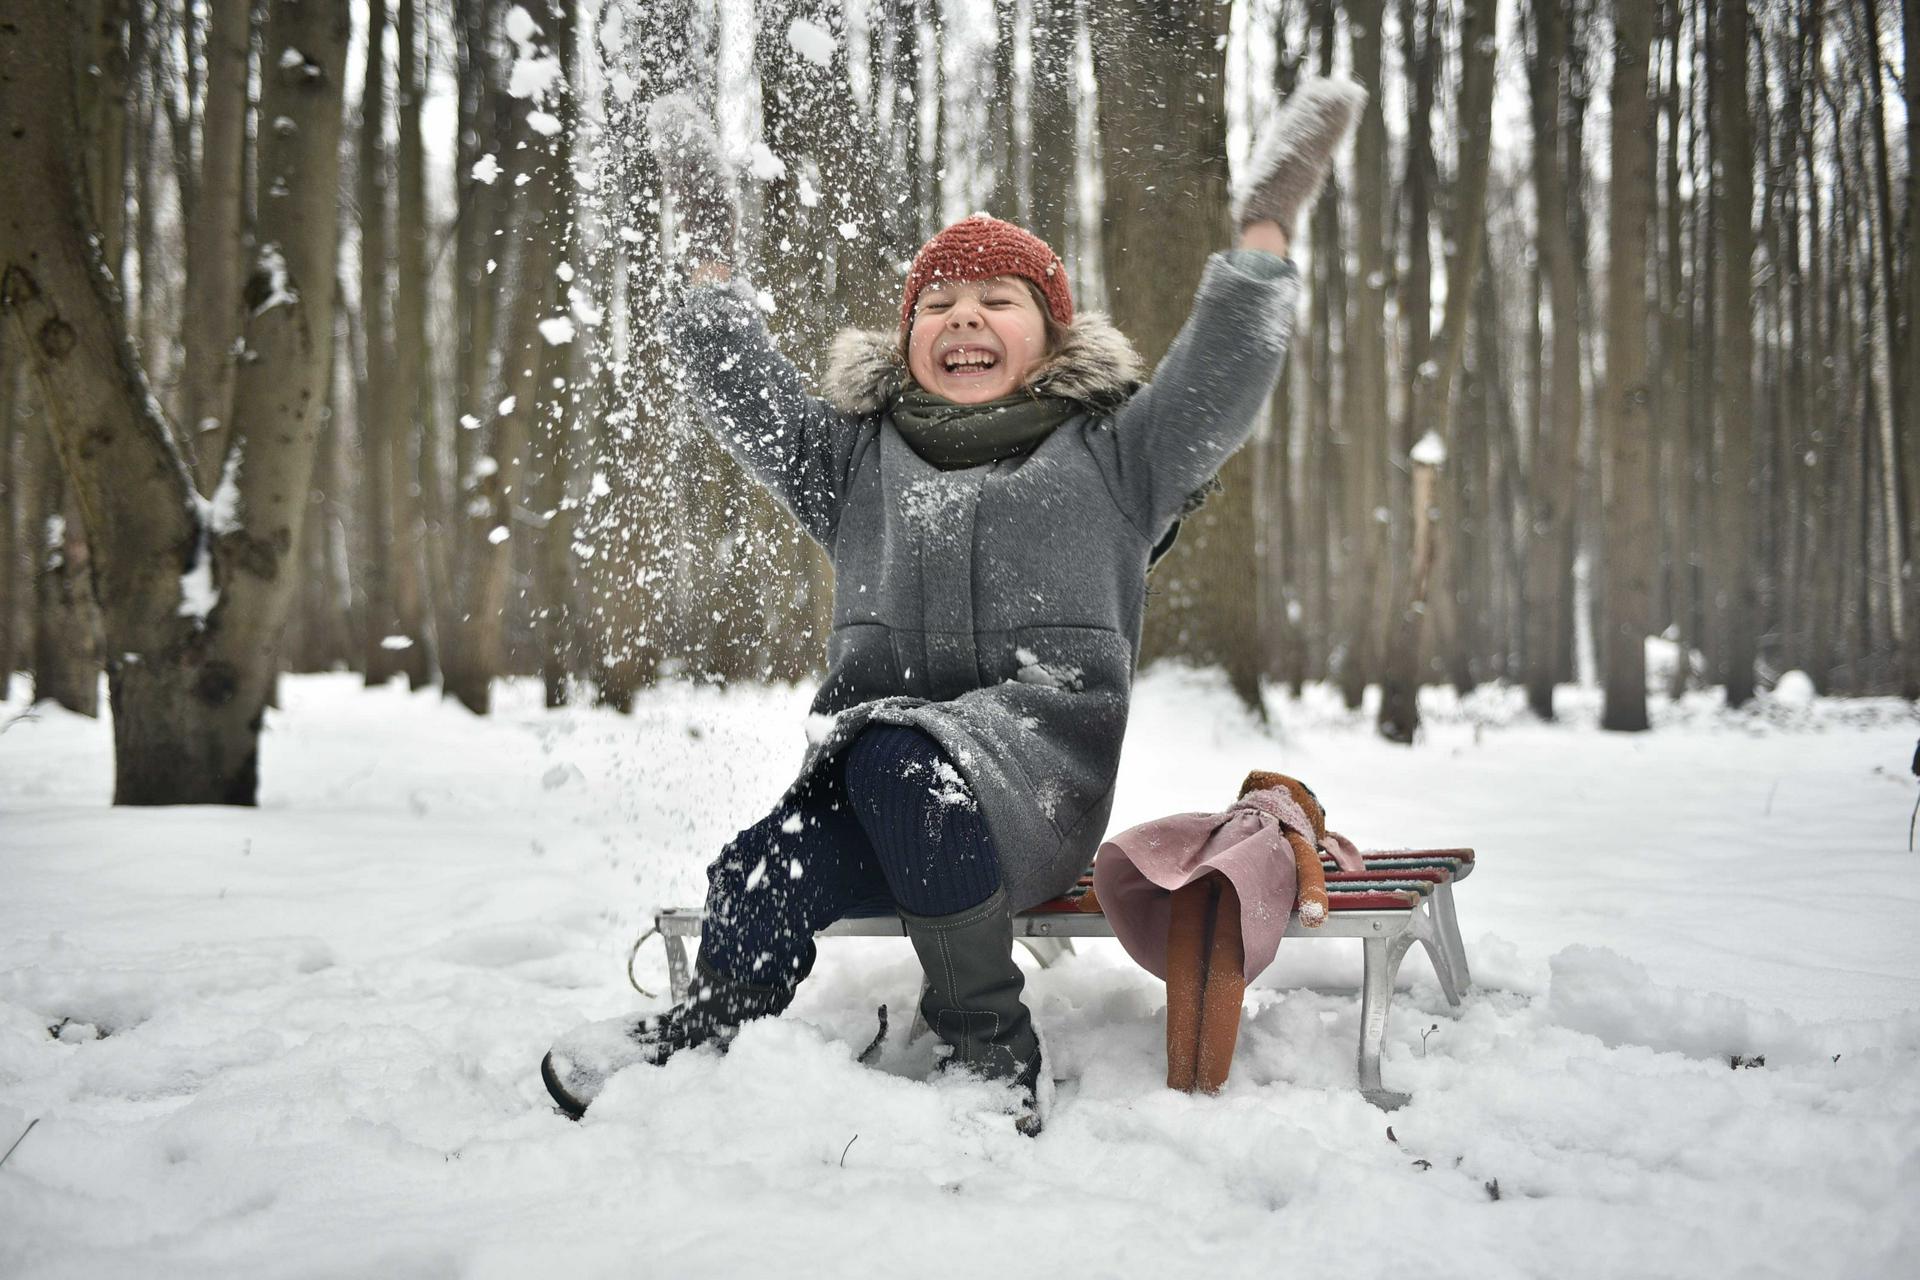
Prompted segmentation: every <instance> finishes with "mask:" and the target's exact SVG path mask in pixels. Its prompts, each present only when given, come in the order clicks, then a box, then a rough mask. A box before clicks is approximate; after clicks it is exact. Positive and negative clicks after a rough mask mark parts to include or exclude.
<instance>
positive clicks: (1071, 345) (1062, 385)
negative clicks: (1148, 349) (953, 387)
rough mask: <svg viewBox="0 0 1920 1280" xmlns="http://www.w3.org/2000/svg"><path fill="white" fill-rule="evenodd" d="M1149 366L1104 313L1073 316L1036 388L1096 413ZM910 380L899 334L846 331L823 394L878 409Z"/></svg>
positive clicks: (1135, 386)
mask: <svg viewBox="0 0 1920 1280" xmlns="http://www.w3.org/2000/svg"><path fill="white" fill-rule="evenodd" d="M1146 377H1147V371H1146V366H1145V365H1144V364H1142V363H1141V360H1140V353H1139V352H1137V351H1135V350H1134V349H1133V344H1132V343H1131V342H1129V341H1127V337H1126V335H1125V334H1123V333H1121V332H1120V330H1118V329H1116V328H1114V326H1113V322H1112V321H1110V320H1108V319H1107V318H1106V317H1105V316H1104V315H1101V314H1100V313H1099V312H1086V313H1083V314H1081V315H1080V316H1078V317H1076V318H1075V319H1074V322H1073V324H1072V326H1071V327H1069V328H1068V329H1067V330H1066V332H1065V335H1064V337H1063V339H1062V341H1061V344H1060V350H1059V351H1057V352H1055V353H1054V355H1053V357H1052V358H1051V359H1050V360H1048V361H1047V363H1046V364H1045V365H1044V366H1043V367H1042V368H1041V370H1040V373H1039V374H1038V375H1037V376H1036V377H1035V378H1034V379H1033V382H1032V384H1031V385H1032V387H1033V389H1034V390H1035V391H1037V392H1040V393H1041V394H1043V395H1049V396H1058V397H1060V398H1061V399H1063V400H1071V401H1073V402H1074V403H1076V404H1079V405H1083V406H1085V407H1086V408H1087V409H1089V410H1091V411H1094V412H1104V411H1108V410H1112V409H1117V408H1119V407H1120V406H1121V405H1123V404H1125V403H1126V402H1127V399H1128V398H1129V397H1130V396H1132V395H1133V393H1134V392H1136V391H1138V390H1139V389H1140V384H1141V383H1143V382H1145V381H1146ZM907 383H908V378H907V366H906V364H905V363H904V362H903V360H902V358H901V354H900V337H899V335H898V334H897V333H894V332H891V331H889V330H885V329H843V330H841V331H840V334H839V336H838V337H836V338H834V340H833V346H832V347H831V348H829V350H828V352H827V371H826V376H825V377H824V378H822V379H821V388H820V389H821V394H822V396H823V397H824V398H825V399H826V401H827V403H828V404H830V405H832V406H833V407H834V408H836V409H838V410H839V411H840V412H842V413H854V414H860V413H878V412H879V411H880V410H882V409H885V408H886V407H887V406H888V405H890V404H892V403H893V400H894V397H896V396H898V395H899V394H900V392H901V391H903V390H905V388H906V386H907Z"/></svg>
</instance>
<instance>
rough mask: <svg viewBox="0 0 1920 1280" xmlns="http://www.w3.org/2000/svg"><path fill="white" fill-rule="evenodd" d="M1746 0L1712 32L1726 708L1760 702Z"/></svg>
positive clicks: (1724, 11) (1727, 6) (1730, 7)
mask: <svg viewBox="0 0 1920 1280" xmlns="http://www.w3.org/2000/svg"><path fill="white" fill-rule="evenodd" d="M1747 2H1748V0H1718V4H1719V15H1718V16H1719V21H1718V23H1717V24H1716V29H1715V32H1714V45H1715V54H1716V57H1717V59H1718V66H1717V68H1716V74H1715V78H1714V90H1715V106H1716V112H1715V115H1716V130H1715V136H1714V151H1715V166H1714V167H1715V169H1716V170H1717V171H1718V173H1719V176H1720V184H1719V185H1720V190H1721V193H1722V198H1723V203H1722V206H1721V221H1722V225H1721V228H1720V252H1719V253H1718V255H1717V256H1718V258H1719V259H1720V265H1721V281H1720V284H1721V305H1720V316H1721V322H1720V358H1719V360H1718V362H1717V372H1718V374H1719V377H1718V379H1717V383H1718V387H1719V391H1718V394H1717V395H1716V396H1715V401H1716V403H1717V404H1718V406H1719V409H1720V439H1721V451H1720V482H1719V486H1718V487H1719V498H1720V502H1719V508H1720V522H1719V528H1718V530H1717V533H1718V536H1717V538H1716V542H1717V544H1718V546H1717V549H1718V561H1719V573H1717V574H1716V575H1715V577H1716V578H1717V580H1718V581H1717V583H1716V587H1715V601H1716V604H1717V605H1718V606H1719V610H1720V614H1721V618H1722V622H1721V625H1720V626H1719V627H1718V628H1717V630H1718V632H1719V634H1720V637H1721V647H1722V652H1721V663H1720V670H1721V679H1722V681H1723V682H1724V683H1725V684H1726V688H1727V705H1728V706H1731V707H1738V706H1743V705H1745V704H1746V703H1747V702H1748V701H1749V700H1750V699H1751V698H1752V697H1753V679H1754V674H1753V665H1754V649H1755V640H1756V637H1755V631H1756V629H1757V623H1758V617H1757V609H1756V607H1755V604H1756V601H1755V584H1754V573H1753V563H1752V551H1753V543H1754V539H1753V495H1752V487H1753V244H1754V235H1753V129H1752V121H1751V113H1750V111H1749V109H1748V103H1747Z"/></svg>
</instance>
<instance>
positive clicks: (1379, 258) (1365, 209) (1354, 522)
mask: <svg viewBox="0 0 1920 1280" xmlns="http://www.w3.org/2000/svg"><path fill="white" fill-rule="evenodd" d="M1383 10H1384V5H1383V3H1382V0H1358V2H1357V3H1354V4H1351V5H1349V6H1348V9H1347V12H1348V27H1347V32H1348V38H1349V40H1350V41H1351V42H1352V47H1353V48H1352V68H1353V76H1354V78H1355V79H1356V80H1358V81H1359V82H1360V83H1361V84H1363V85H1365V86H1367V88H1368V89H1369V91H1370V92H1369V94H1368V97H1367V105H1366V109H1365V111H1363V112H1362V113H1361V116H1360V127H1359V130H1358V132H1357V133H1356V134H1355V135H1354V143H1353V171H1354V178H1353V205H1354V211H1355V217H1354V239H1355V241H1356V245H1355V247H1356V248H1357V250H1358V258H1359V267H1360V270H1359V279H1358V282H1357V283H1358V287H1357V288H1356V289H1354V290H1353V292H1352V299H1353V310H1352V312H1351V314H1350V315H1349V317H1348V319H1347V323H1346V325H1345V327H1344V330H1343V336H1344V337H1345V339H1346V372H1345V387H1346V392H1345V395H1344V396H1343V397H1342V414H1341V416H1342V419H1343V427H1342V431H1341V435H1342V437H1343V438H1344V441H1345V457H1344V459H1343V465H1342V468H1341V471H1342V477H1343V479H1344V481H1345V485H1346V494H1345V496H1346V501H1347V516H1348V533H1347V543H1348V545H1347V554H1346V555H1345V556H1344V557H1343V558H1342V559H1343V568H1342V573H1341V579H1342V580H1341V596H1342V599H1343V602H1344V608H1345V612H1346V618H1345V621H1344V625H1343V627H1342V632H1343V634H1342V636H1341V643H1342V646H1343V648H1344V653H1343V655H1342V660H1341V663H1340V669H1339V671H1338V673H1337V674H1338V676H1339V679H1340V690H1341V693H1342V695H1343V696H1344V697H1345V699H1346V703H1347V706H1348V707H1350V708H1355V709H1357V708H1358V707H1359V706H1360V702H1361V698H1362V697H1363V696H1364V695H1365V692H1366V687H1367V683H1368V681H1369V680H1371V679H1372V678H1373V676H1374V674H1375V669H1376V667H1377V665H1378V658H1377V657H1376V646H1377V644H1378V641H1377V639H1376V637H1377V635H1378V634H1379V630H1380V618H1381V609H1382V603H1383V602H1382V601H1381V599H1380V596H1381V591H1380V581H1381V576H1382V573H1383V571H1384V570H1385V568H1386V556H1387V542H1388V539H1387V527H1386V525H1385V524H1384V523H1383V522H1382V521H1381V519H1380V515H1381V513H1382V512H1383V505H1382V504H1383V500H1384V497H1385V494H1386V466H1387V456H1386V455H1387V422H1388V417H1387V268H1388V266H1389V265H1390V264H1389V262H1388V251H1389V249H1390V248H1391V245H1390V244H1389V242H1388V239H1387V226H1386V209H1387V200H1388V196H1387V120H1386V115H1385V114H1384V111H1383V108H1382V103H1381V97H1382V94H1381V89H1382V87H1383V86H1384V85H1385V80H1384V79H1383V76H1382V71H1383V58H1382V50H1383V48H1384V39H1383V35H1382V32H1381V25H1382V22H1383V21H1384V18H1385V14H1384V12H1383Z"/></svg>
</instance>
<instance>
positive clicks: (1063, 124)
mask: <svg viewBox="0 0 1920 1280" xmlns="http://www.w3.org/2000/svg"><path fill="white" fill-rule="evenodd" d="M1075 10H1076V6H1075V4H1074V0H1034V6H1033V71H1032V75H1031V88H1030V89H1029V91H1028V112H1027V119H1028V128H1027V133H1028V137H1029V138H1030V139H1031V142H1030V144H1029V146H1028V148H1027V154H1028V178H1027V186H1028V191H1029V200H1028V202H1029V204H1030V206H1031V212H1030V213H1029V215H1028V218H1029V223H1028V230H1030V231H1032V232H1033V234H1035V235H1036V236H1039V237H1040V238H1041V239H1042V240H1044V241H1046V242H1047V243H1048V244H1050V245H1052V246H1053V251H1054V252H1055V253H1057V254H1059V255H1060V257H1061V258H1062V260H1065V258H1066V256H1067V254H1068V252H1069V250H1070V248H1071V246H1070V245H1069V243H1068V241H1069V238H1070V237H1071V234H1072V229H1073V215H1074V201H1075V199H1076V198H1077V196H1078V186H1079V184H1078V182H1077V181H1076V179H1077V177H1078V172H1077V169H1078V165H1079V153H1078V151H1077V149H1076V147H1075V143H1076V141H1077V136H1076V135H1077V134H1078V131H1079V122H1078V119H1077V117H1076V113H1075V109H1074V104H1075V102H1076V101H1077V100H1078V98H1079V86H1078V85H1077V84H1076V83H1075V72H1076V68H1075V67H1074V34H1075V28H1076V26H1077V20H1076V12H1075ZM918 161H919V158H918V157H917V156H916V157H915V158H914V162H915V164H916V166H917V165H918Z"/></svg>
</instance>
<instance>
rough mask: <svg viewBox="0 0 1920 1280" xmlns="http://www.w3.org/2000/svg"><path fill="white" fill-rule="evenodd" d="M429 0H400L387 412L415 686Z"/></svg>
mask: <svg viewBox="0 0 1920 1280" xmlns="http://www.w3.org/2000/svg"><path fill="white" fill-rule="evenodd" d="M420 2H421V0H399V6H400V7H399V15H398V17H399V21H398V22H397V23H396V24H395V35H396V36H397V37H398V38H399V39H398V44H399V65H398V68H397V75H396V77H395V82H396V84H397V86H398V88H399V91H400V110H399V117H400V140H399V146H398V148H397V152H398V154H397V156H396V159H397V160H398V162H399V163H398V165H397V166H396V171H395V175H394V176H395V183H394V188H395V190H394V210H395V215H396V216H395V219H394V232H395V239H396V241H397V244H396V245H395V248H396V249H397V250H398V252H397V254H396V260H395V265H396V267H397V268H398V269H397V270H396V272H395V278H394V282H393V294H392V298H393V366H392V369H391V382H390V393H391V396H392V412H391V413H390V414H389V415H387V428H388V431H389V433H390V434H389V437H388V443H389V446H390V448H391V455H390V456H391V462H390V467H391V469H390V471H389V474H388V480H389V483H390V484H391V486H392V490H391V492H392V498H391V501H392V517H391V519H392V530H393V541H392V542H391V543H390V544H389V545H388V547H387V549H386V554H387V556H388V557H389V558H390V571H391V574H392V579H391V580H392V583H393V605H394V615H395V617H396V618H397V620H398V623H399V629H400V634H401V635H402V636H404V637H406V638H407V639H408V640H410V641H412V643H411V644H409V645H408V646H407V647H406V648H404V649H402V650H400V651H399V652H398V655H397V658H398V663H399V667H400V669H401V670H402V671H404V672H406V675H407V686H408V687H409V688H411V689H420V688H423V687H425V686H426V685H427V684H428V683H429V682H431V681H432V679H433V667H434V657H433V646H432V643H431V637H430V635H429V634H428V630H427V597H426V589H425V584H424V583H423V582H422V581H421V574H422V570H423V568H424V566H425V555H426V546H425V529H424V527H423V525H422V523H421V518H420V509H421V502H420V482H419V475H420V469H419V467H418V465H417V464H416V462H415V456H416V454H417V453H419V452H422V451H424V450H425V449H426V448H428V447H430V446H429V444H428V442H429V441H431V440H432V439H433V438H434V436H433V430H432V420H433V394H432V389H431V386H430V384H429V381H428V378H427V374H428V371H429V370H431V369H432V367H433V348H432V345H431V344H430V342H429V341H428V336H427V298H428V295H429V294H430V292H431V290H432V279H431V276H432V272H431V270H430V268H429V265H428V262H427V231H428V226H427V163H426V146H425V139H424V137H423V136H422V127H421V108H422V105H423V104H424V103H425V102H426V97H427V55H428V46H427V42H426V41H427V34H426V32H425V31H424V30H422V24H421V23H420V21H419V11H420Z"/></svg>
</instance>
